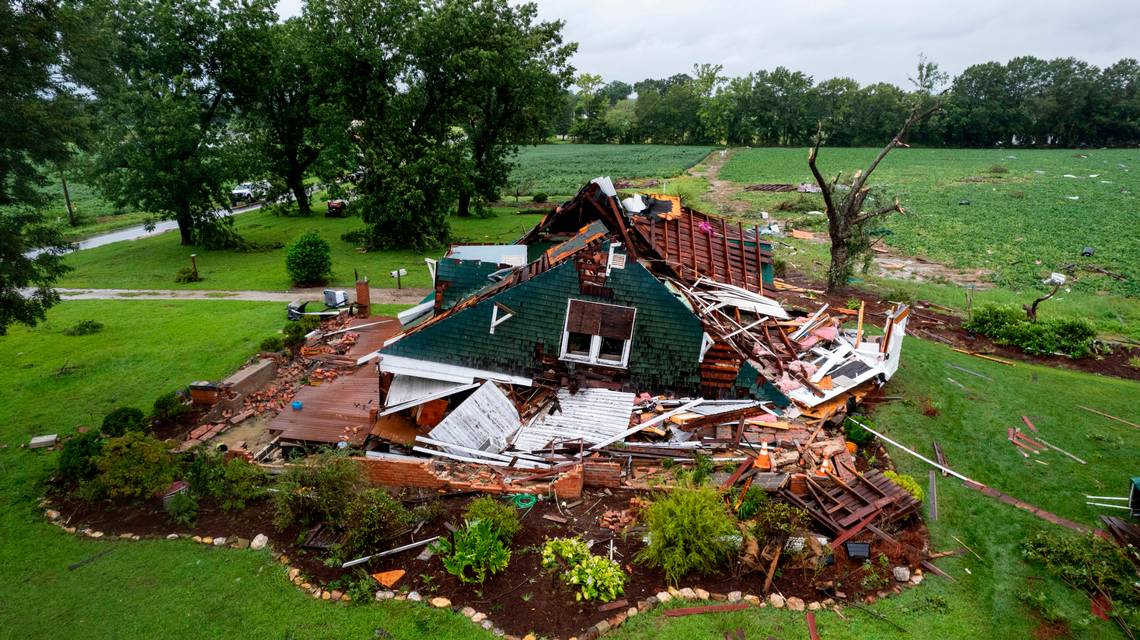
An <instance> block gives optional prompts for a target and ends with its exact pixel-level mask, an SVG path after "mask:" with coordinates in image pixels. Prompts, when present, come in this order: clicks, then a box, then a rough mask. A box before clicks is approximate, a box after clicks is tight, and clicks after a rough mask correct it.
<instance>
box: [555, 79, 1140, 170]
mask: <svg viewBox="0 0 1140 640" xmlns="http://www.w3.org/2000/svg"><path fill="white" fill-rule="evenodd" d="M722 71H723V68H722V67H721V66H720V65H709V64H700V65H694V67H693V71H692V73H682V74H677V75H673V76H670V77H668V78H662V79H652V78H651V79H646V80H642V81H640V82H636V83H634V84H632V85H630V84H629V83H626V82H622V81H612V82H609V83H603V79H602V78H601V77H600V76H597V75H590V74H584V75H581V76H579V77H578V79H577V81H576V83H575V84H576V85H577V88H578V91H577V92H576V93H569V92H568V93H567V94H566V95H565V103H564V105H563V110H562V117H561V118H560V119H559V121H558V133H559V134H561V135H565V136H568V137H570V138H572V139H574V140H578V141H582V142H594V143H601V142H621V143H657V144H728V145H733V146H740V145H756V146H808V145H810V144H811V143H812V140H813V137H814V135H815V132H816V127H817V124H818V123H820V122H823V123H824V129H825V131H826V133H827V142H828V144H829V145H830V146H878V145H881V144H882V143H883V141H884V140H889V139H890V138H891V136H892V135H894V133H895V132H896V130H897V128H898V123H900V122H902V121H904V120H906V118H907V114H908V113H909V111H910V109H911V106H912V105H913V104H914V103H915V102H916V97H917V95H918V94H921V93H923V92H927V93H929V92H930V90H931V88H933V89H934V90H935V91H936V92H937V93H940V94H941V97H942V100H943V109H942V111H941V112H939V113H938V114H936V115H935V116H934V117H932V118H930V119H929V120H927V121H925V122H922V123H921V124H919V125H917V126H916V127H915V128H914V130H913V131H911V132H910V134H909V142H910V143H912V144H919V145H924V146H953V147H993V146H999V145H1008V146H1013V145H1024V146H1033V147H1081V146H1127V145H1135V144H1140V63H1138V62H1137V61H1136V60H1134V59H1131V58H1126V59H1123V60H1120V61H1119V62H1116V63H1115V64H1113V65H1111V66H1108V67H1105V68H1104V69H1100V68H1098V67H1096V66H1094V65H1090V64H1088V63H1086V62H1083V61H1081V60H1077V59H1075V58H1058V59H1055V60H1042V59H1040V58H1035V57H1032V56H1022V57H1018V58H1014V59H1012V60H1010V61H1009V62H1008V63H1006V64H1001V63H999V62H986V63H982V64H976V65H973V66H970V67H969V68H967V69H966V70H964V71H963V72H962V73H961V74H959V75H958V76H956V77H954V78H953V79H951V78H950V77H949V76H948V75H947V74H945V73H943V72H941V71H939V69H938V66H937V64H935V63H933V62H931V61H929V60H926V59H925V58H922V57H921V56H920V59H919V64H918V69H917V72H916V74H915V76H914V77H913V78H911V84H912V85H913V86H910V87H908V88H907V89H905V90H904V89H902V88H899V87H897V86H895V85H893V84H888V83H882V82H880V83H875V84H869V85H860V84H859V83H858V82H856V81H855V80H852V79H850V78H831V79H828V80H824V81H822V82H819V83H816V82H815V81H814V79H813V78H812V77H811V76H809V75H807V74H805V73H803V72H800V71H792V70H790V69H787V68H785V67H776V68H775V69H773V70H771V71H768V70H762V71H757V72H754V73H749V74H747V75H744V76H738V77H726V76H724V75H722V73H721V72H722ZM924 84H925V85H928V86H926V87H925V88H924V86H923V85H924Z"/></svg>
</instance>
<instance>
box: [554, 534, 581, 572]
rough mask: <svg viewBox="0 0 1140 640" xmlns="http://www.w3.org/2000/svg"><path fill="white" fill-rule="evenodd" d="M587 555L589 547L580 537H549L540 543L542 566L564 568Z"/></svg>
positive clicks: (578, 561)
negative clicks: (542, 543)
mask: <svg viewBox="0 0 1140 640" xmlns="http://www.w3.org/2000/svg"><path fill="white" fill-rule="evenodd" d="M589 556H590V548H589V547H587V546H586V541H585V540H583V539H582V538H579V537H577V536H575V537H573V538H551V539H549V540H547V541H546V543H545V544H544V545H542V568H543V569H559V568H561V569H566V568H568V567H571V566H573V565H576V564H579V563H581V562H582V561H583V560H585V559H586V558H587V557H589Z"/></svg>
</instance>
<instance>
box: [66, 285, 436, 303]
mask: <svg viewBox="0 0 1140 640" xmlns="http://www.w3.org/2000/svg"><path fill="white" fill-rule="evenodd" d="M332 288H334V289H340V290H343V291H345V292H346V293H348V295H349V297H350V298H352V297H353V296H354V295H355V291H354V290H353V288H352V287H332ZM323 290H324V289H323V288H311V289H290V290H289V291H217V290H209V289H175V290H171V289H56V291H57V292H59V296H60V297H61V298H62V299H64V300H246V301H251V302H292V301H294V300H317V301H319V300H321V299H322V297H323V295H322V292H323ZM429 293H431V290H430V289H372V290H371V296H372V303H373V304H418V303H419V301H420V300H423V298H424V296H426V295H427V294H429Z"/></svg>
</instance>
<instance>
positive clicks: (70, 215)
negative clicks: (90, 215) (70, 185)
mask: <svg viewBox="0 0 1140 640" xmlns="http://www.w3.org/2000/svg"><path fill="white" fill-rule="evenodd" d="M59 182H60V184H62V185H63V201H64V203H65V204H66V205H67V224H69V225H71V226H73V227H78V226H79V218H77V217H76V216H75V207H74V206H72V204H71V193H70V192H69V191H68V190H67V176H66V175H64V173H63V167H60V168H59Z"/></svg>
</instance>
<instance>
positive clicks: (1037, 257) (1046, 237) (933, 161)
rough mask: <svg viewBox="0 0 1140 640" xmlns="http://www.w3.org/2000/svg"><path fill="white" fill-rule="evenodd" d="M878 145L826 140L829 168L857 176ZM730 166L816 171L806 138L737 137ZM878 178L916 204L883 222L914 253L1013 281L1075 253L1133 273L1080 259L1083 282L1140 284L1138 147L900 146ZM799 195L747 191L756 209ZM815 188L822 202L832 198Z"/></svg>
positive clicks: (791, 175)
mask: <svg viewBox="0 0 1140 640" xmlns="http://www.w3.org/2000/svg"><path fill="white" fill-rule="evenodd" d="M877 151H878V150H877V149H833V148H826V147H825V148H823V149H821V150H820V160H819V164H820V170H821V171H822V172H823V174H824V175H826V176H828V177H829V178H830V177H834V176H835V174H836V173H838V172H840V171H842V172H843V174H844V179H846V180H849V179H850V176H851V175H852V174H853V172H854V171H855V170H857V169H862V168H865V167H866V165H867V163H868V162H869V161H870V160H871V159H872V158H873V157H874V155H875V154H876V153H877ZM1003 171H1004V172H1003ZM1066 175H1068V176H1074V177H1066ZM720 177H721V178H723V179H727V180H731V181H733V182H735V183H738V185H739V186H741V187H743V186H745V185H748V184H754V183H763V182H778V183H800V182H812V178H811V173H810V171H809V169H808V166H807V150H806V149H738V150H735V151H733V154H732V157H731V158H730V160H729V161H728V162H727V163H726V164H725V166H724V167H723V169H722V170H721V172H720ZM870 184H871V185H872V186H875V187H877V188H881V189H883V192H884V193H886V194H893V195H898V197H899V199H900V201H901V203H902V205H903V206H904V207H905V208H906V209H907V215H903V216H891V217H890V218H888V219H884V220H883V221H882V222H881V223H875V224H874V225H873V226H875V227H880V228H884V229H887V230H889V231H890V235H888V236H887V239H886V241H887V243H888V244H890V245H892V246H894V247H898V248H899V249H900V250H901V251H902V252H903V253H905V254H909V255H922V256H926V257H927V258H930V259H932V260H935V261H937V262H943V263H946V264H950V265H952V266H956V267H962V268H986V269H991V270H993V271H995V272H996V273H997V275H996V278H995V280H996V282H997V283H998V284H1000V285H1002V286H1005V287H1009V288H1013V289H1025V288H1027V287H1030V286H1032V285H1033V284H1034V283H1035V282H1036V281H1038V280H1040V279H1042V278H1044V277H1047V276H1048V275H1049V272H1051V271H1060V270H1061V268H1062V267H1063V266H1064V265H1067V264H1077V265H1086V264H1087V265H1096V266H1099V267H1102V268H1104V269H1107V270H1109V271H1113V272H1115V273H1118V274H1120V275H1122V276H1125V278H1126V279H1125V280H1116V279H1112V278H1110V277H1108V276H1105V275H1098V274H1095V273H1092V272H1088V271H1080V272H1078V273H1079V277H1078V278H1077V280H1076V281H1075V282H1074V283H1073V286H1074V287H1075V288H1077V289H1082V290H1093V289H1096V290H1106V291H1112V292H1115V293H1119V294H1125V295H1130V296H1137V295H1140V217H1138V215H1140V214H1138V211H1140V151H1138V150H1135V149H1117V150H1099V149H1098V150H1090V151H1076V150H1072V149H1068V150H1029V149H1007V150H999V149H992V150H982V149H896V150H894V151H892V152H891V154H890V155H889V156H888V157H887V159H886V160H885V161H884V162H883V163H882V164H881V165H880V167H879V168H878V169H877V170H876V171H875V173H874V175H873V176H872V178H871V183H870ZM797 197H798V195H797V194H795V193H790V194H789V193H777V194H751V193H750V194H747V195H746V196H742V198H743V199H746V200H748V201H749V202H751V203H752V204H753V205H755V208H756V210H757V211H759V210H761V209H769V210H771V209H772V208H773V207H775V206H776V205H777V204H779V203H780V202H784V201H789V200H795V199H796V198H797ZM808 198H810V199H811V200H813V201H816V202H817V203H818V204H817V206H815V208H817V209H819V210H822V209H823V206H822V198H820V197H819V196H808ZM967 202H968V204H964V203H967ZM780 215H781V216H784V217H786V214H780ZM809 218H810V217H808V216H798V217H796V219H797V220H801V221H807V220H808V219H809ZM1085 247H1092V248H1093V250H1094V252H1095V253H1094V255H1093V256H1092V257H1091V258H1082V257H1081V250H1082V249H1084V248H1085Z"/></svg>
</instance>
